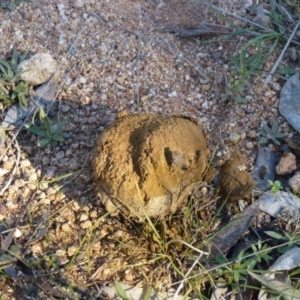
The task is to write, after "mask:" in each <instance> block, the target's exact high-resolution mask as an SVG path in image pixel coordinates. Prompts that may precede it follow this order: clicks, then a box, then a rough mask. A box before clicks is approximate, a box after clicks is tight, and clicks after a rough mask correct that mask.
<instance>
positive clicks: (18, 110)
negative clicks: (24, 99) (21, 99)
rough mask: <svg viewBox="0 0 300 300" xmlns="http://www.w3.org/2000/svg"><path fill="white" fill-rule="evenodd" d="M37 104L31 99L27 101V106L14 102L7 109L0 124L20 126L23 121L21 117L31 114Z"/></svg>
mask: <svg viewBox="0 0 300 300" xmlns="http://www.w3.org/2000/svg"><path fill="white" fill-rule="evenodd" d="M38 107H39V105H38V104H37V103H35V102H33V101H32V100H29V101H28V104H27V106H20V105H19V103H16V104H14V105H13V106H12V107H11V108H10V109H9V110H8V111H7V114H6V116H5V117H4V120H3V122H2V126H3V127H4V128H5V127H9V126H12V125H14V126H17V127H19V126H21V125H22V123H23V119H25V118H26V117H28V116H29V115H31V114H32V113H34V112H35V111H36V109H37V108H38Z"/></svg>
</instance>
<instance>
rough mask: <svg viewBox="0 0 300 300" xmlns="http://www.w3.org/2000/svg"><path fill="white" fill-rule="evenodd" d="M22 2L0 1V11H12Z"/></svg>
mask: <svg viewBox="0 0 300 300" xmlns="http://www.w3.org/2000/svg"><path fill="white" fill-rule="evenodd" d="M22 2H23V0H8V1H0V10H1V9H3V8H7V9H10V10H14V9H16V6H17V5H19V4H21V3H22Z"/></svg>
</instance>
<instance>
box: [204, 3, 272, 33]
mask: <svg viewBox="0 0 300 300" xmlns="http://www.w3.org/2000/svg"><path fill="white" fill-rule="evenodd" d="M201 3H203V4H205V5H207V6H209V7H211V8H213V9H215V10H217V11H220V12H222V13H224V14H227V15H229V16H232V17H234V18H236V19H239V20H241V21H244V22H246V23H249V24H251V25H254V26H256V27H259V28H260V29H263V30H265V31H267V32H269V33H271V32H273V31H272V30H271V29H269V28H267V27H264V26H262V25H260V24H258V23H255V22H253V21H251V20H247V19H245V18H243V17H241V16H238V15H236V14H235V13H231V12H229V11H227V10H225V9H223V8H220V7H217V6H215V5H212V4H210V3H207V2H206V1H201Z"/></svg>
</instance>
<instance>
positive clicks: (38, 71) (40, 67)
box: [18, 53, 58, 86]
mask: <svg viewBox="0 0 300 300" xmlns="http://www.w3.org/2000/svg"><path fill="white" fill-rule="evenodd" d="M57 67H58V64H57V62H56V61H55V60H54V58H53V57H52V56H51V55H50V54H49V53H37V54H35V55H33V56H32V57H30V58H29V59H26V60H24V61H23V62H22V63H21V64H20V65H19V67H18V70H19V71H22V72H23V73H22V74H21V78H22V80H24V81H28V82H30V84H31V85H33V86H35V85H39V84H42V83H44V82H46V81H47V80H49V79H50V77H51V76H52V75H53V74H54V73H55V71H56V70H57Z"/></svg>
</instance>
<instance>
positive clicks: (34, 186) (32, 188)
mask: <svg viewBox="0 0 300 300" xmlns="http://www.w3.org/2000/svg"><path fill="white" fill-rule="evenodd" d="M26 186H27V187H28V188H29V189H30V190H31V191H35V190H36V185H35V184H34V183H32V182H29V183H27V185H26Z"/></svg>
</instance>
